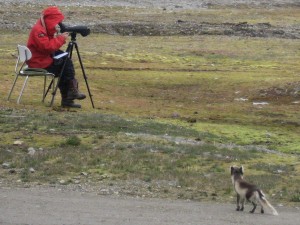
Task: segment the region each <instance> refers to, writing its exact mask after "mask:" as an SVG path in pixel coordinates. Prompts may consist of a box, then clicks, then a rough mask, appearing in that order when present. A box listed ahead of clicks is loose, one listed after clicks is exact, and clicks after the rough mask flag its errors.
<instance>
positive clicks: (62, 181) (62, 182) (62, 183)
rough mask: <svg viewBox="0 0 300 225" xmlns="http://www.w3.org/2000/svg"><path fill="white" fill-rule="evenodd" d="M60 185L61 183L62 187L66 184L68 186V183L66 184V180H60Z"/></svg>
mask: <svg viewBox="0 0 300 225" xmlns="http://www.w3.org/2000/svg"><path fill="white" fill-rule="evenodd" d="M59 183H60V184H61V185H64V184H66V183H67V182H66V181H65V180H60V181H59Z"/></svg>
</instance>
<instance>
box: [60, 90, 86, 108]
mask: <svg viewBox="0 0 300 225" xmlns="http://www.w3.org/2000/svg"><path fill="white" fill-rule="evenodd" d="M59 89H60V93H61V106H62V107H70V108H81V105H80V104H76V103H74V101H73V100H70V99H67V97H68V87H67V86H60V87H59Z"/></svg>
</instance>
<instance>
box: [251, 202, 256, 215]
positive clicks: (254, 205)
mask: <svg viewBox="0 0 300 225" xmlns="http://www.w3.org/2000/svg"><path fill="white" fill-rule="evenodd" d="M251 203H252V205H253V209H252V210H251V211H250V213H254V211H255V209H256V206H257V204H256V203H254V202H251Z"/></svg>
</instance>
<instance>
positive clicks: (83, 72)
mask: <svg viewBox="0 0 300 225" xmlns="http://www.w3.org/2000/svg"><path fill="white" fill-rule="evenodd" d="M74 44H75V49H76V52H77V56H78V59H79V63H80V67H81V70H82V74H83V78H84V80H85V84H86V88H87V90H88V93H89V96H90V100H91V103H92V106H93V108H95V106H94V101H93V98H92V94H91V90H90V87H89V83H88V81H87V76H86V74H85V71H84V67H83V63H82V60H81V57H80V54H79V50H78V45H77V43H76V42H75V43H74Z"/></svg>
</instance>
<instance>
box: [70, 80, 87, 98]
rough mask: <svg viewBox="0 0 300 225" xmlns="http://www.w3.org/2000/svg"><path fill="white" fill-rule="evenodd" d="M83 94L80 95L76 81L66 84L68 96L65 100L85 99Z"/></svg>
mask: <svg viewBox="0 0 300 225" xmlns="http://www.w3.org/2000/svg"><path fill="white" fill-rule="evenodd" d="M85 98H86V96H85V94H82V93H80V92H79V90H78V82H77V80H76V79H73V80H70V81H69V83H68V94H67V99H68V100H74V99H79V100H82V99H85Z"/></svg>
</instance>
